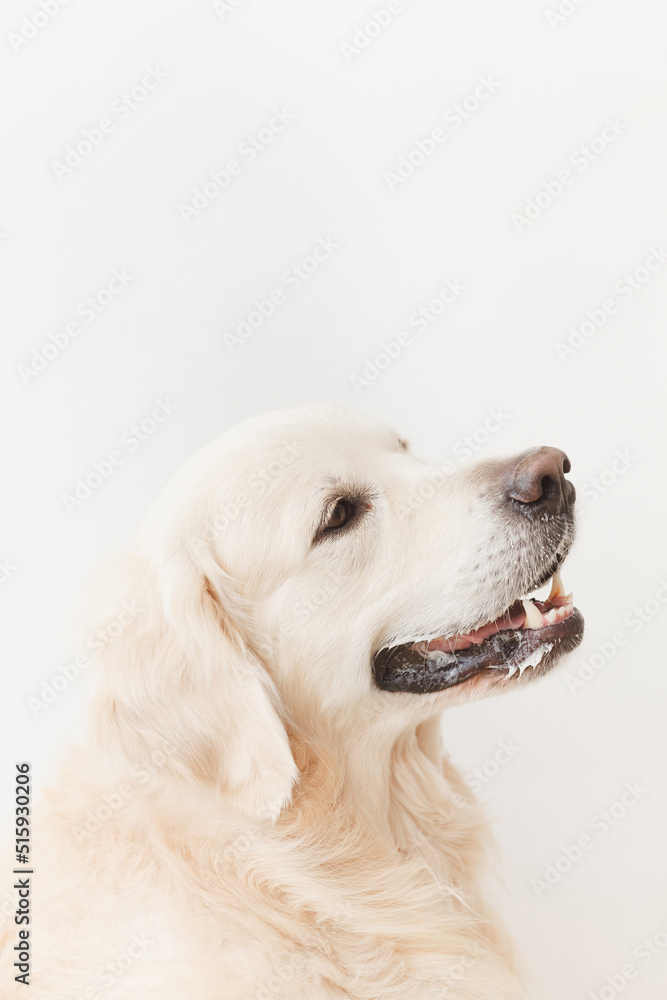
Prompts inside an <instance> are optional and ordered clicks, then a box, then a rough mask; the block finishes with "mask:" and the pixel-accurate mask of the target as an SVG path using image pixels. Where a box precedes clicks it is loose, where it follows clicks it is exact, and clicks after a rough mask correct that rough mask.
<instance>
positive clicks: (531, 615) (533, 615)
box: [521, 601, 542, 628]
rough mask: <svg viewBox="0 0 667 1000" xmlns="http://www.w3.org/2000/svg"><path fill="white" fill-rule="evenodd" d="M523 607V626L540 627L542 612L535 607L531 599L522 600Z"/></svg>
mask: <svg viewBox="0 0 667 1000" xmlns="http://www.w3.org/2000/svg"><path fill="white" fill-rule="evenodd" d="M521 603H522V604H523V609H524V611H525V612H526V620H525V622H524V623H523V627H524V628H540V627H541V625H542V613H541V612H540V611H539V609H538V608H536V607H535V605H534V604H533V602H532V601H522V602H521Z"/></svg>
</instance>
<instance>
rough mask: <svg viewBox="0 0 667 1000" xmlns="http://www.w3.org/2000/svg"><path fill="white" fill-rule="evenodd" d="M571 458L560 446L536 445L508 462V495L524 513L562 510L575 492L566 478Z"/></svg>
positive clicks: (574, 495)
mask: <svg viewBox="0 0 667 1000" xmlns="http://www.w3.org/2000/svg"><path fill="white" fill-rule="evenodd" d="M569 471H570V460H569V458H568V457H567V455H566V454H565V452H564V451H561V450H560V449H559V448H547V447H545V446H543V447H542V448H533V450H532V451H526V452H524V453H523V455H519V457H518V459H512V460H511V461H510V462H508V466H507V473H506V487H507V497H508V499H509V500H513V501H514V502H515V503H516V504H517V505H518V506H519V508H520V509H521V510H523V512H524V513H525V514H532V513H540V514H552V515H554V514H563V513H565V512H566V511H567V510H568V508H569V507H570V506H571V504H573V503H574V501H575V497H576V493H575V489H574V486H573V485H572V483H570V482H568V481H567V479H566V478H565V473H566V472H569Z"/></svg>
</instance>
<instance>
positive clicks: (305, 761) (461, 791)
mask: <svg viewBox="0 0 667 1000" xmlns="http://www.w3.org/2000/svg"><path fill="white" fill-rule="evenodd" d="M290 741H291V743H292V747H293V751H294V753H295V758H296V760H297V764H298V766H299V771H300V774H301V780H300V783H299V787H297V789H296V790H295V797H294V808H296V809H297V810H298V809H300V808H304V807H305V808H307V803H308V801H309V800H310V799H311V798H312V797H313V795H314V794H315V797H316V799H317V801H319V802H320V803H321V806H322V807H323V813H324V815H326V811H327V807H328V809H330V810H331V811H332V812H333V811H334V810H340V809H344V810H346V811H349V813H350V815H351V816H353V817H354V818H355V820H358V821H359V822H360V823H361V824H362V825H364V826H366V827H367V828H368V829H371V830H373V831H374V833H375V835H376V836H377V837H379V838H380V839H382V840H383V841H385V842H387V843H392V844H394V845H395V846H396V847H397V848H398V849H399V850H400V851H402V852H409V851H414V850H416V851H417V852H418V853H422V852H423V851H425V852H426V853H431V850H432V849H433V846H434V839H437V834H438V831H441V830H442V829H444V828H446V827H451V826H452V824H453V823H454V822H455V821H456V822H458V821H460V820H461V818H462V816H463V815H464V814H465V811H466V809H467V808H468V807H470V808H474V806H473V805H472V796H471V794H470V792H469V790H468V789H467V788H466V786H465V785H464V783H463V782H462V780H461V778H460V776H459V775H458V773H457V772H456V770H455V769H454V768H453V767H452V766H451V765H450V764H449V762H448V761H447V760H446V759H445V758H444V757H443V754H442V749H441V739H440V720H439V717H433V718H431V719H429V720H427V721H425V722H421V723H418V724H415V723H414V722H413V723H411V724H410V723H409V724H406V725H404V726H402V727H398V726H394V727H393V728H392V727H390V726H387V725H380V724H376V725H374V726H373V725H371V726H368V727H366V728H365V729H359V736H358V738H357V739H356V740H350V739H345V740H337V739H336V737H335V733H331V731H329V732H328V733H327V735H326V736H325V737H324V739H322V738H321V737H320V738H318V739H315V738H309V736H308V735H307V734H304V733H301V732H300V733H299V734H295V733H294V732H293V733H291V734H290ZM343 747H344V748H345V749H344V750H343V749H341V748H343Z"/></svg>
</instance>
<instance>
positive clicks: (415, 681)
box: [373, 608, 584, 694]
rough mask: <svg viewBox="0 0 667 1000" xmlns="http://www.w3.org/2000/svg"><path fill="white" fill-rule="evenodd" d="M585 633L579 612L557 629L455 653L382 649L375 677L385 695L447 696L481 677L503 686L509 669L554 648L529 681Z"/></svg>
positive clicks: (514, 633)
mask: <svg viewBox="0 0 667 1000" xmlns="http://www.w3.org/2000/svg"><path fill="white" fill-rule="evenodd" d="M583 634H584V619H583V616H582V614H581V612H580V611H578V610H577V608H575V609H574V611H573V613H572V614H571V615H570V617H569V618H566V619H565V620H564V621H562V622H557V623H556V624H555V625H545V626H544V627H543V628H540V629H521V628H518V629H507V630H505V631H502V632H496V633H495V634H494V635H490V636H489V637H488V638H487V639H485V640H484V642H481V643H479V645H476V646H470V647H468V649H459V650H456V652H454V653H444V652H443V653H440V652H433V653H429V654H428V655H427V656H425V655H424V654H423V653H421V652H419V650H418V648H417V645H418V644H416V643H415V644H413V643H410V644H407V645H404V646H392V647H391V648H390V649H381V650H380V652H379V653H378V654H377V655H376V657H375V659H374V661H373V677H374V680H375V683H376V685H377V686H378V687H379V688H380V689H381V690H382V691H406V692H411V693H413V694H431V693H432V692H434V691H444V690H445V689H446V688H450V687H455V686H456V685H457V684H463V683H464V682H465V681H468V680H471V679H472V678H473V677H475V676H477V675H478V674H480V673H484V674H485V675H486V676H487V677H489V678H494V680H495V681H498V680H500V681H502V680H507V679H509V677H510V675H511V674H510V671H509V670H508V669H507V668H512V667H518V666H519V665H520V664H521V663H523V662H525V660H526V658H527V657H529V656H530V654H531V653H533V652H535V651H536V650H538V649H539V648H540V647H541V646H544V645H546V644H549V643H550V644H552V648H551V650H550V651H549V652H548V653H546V654H545V655H544V656H543V657H542V659H541V660H540V662H539V664H538V665H537V666H536V667H533V668H528V669H527V670H526V673H525V674H524V675H523V679H525V678H534V677H541V676H543V675H544V674H546V673H547V672H548V671H549V670H550V669H551V667H552V666H553V665H554V664H555V663H556V661H557V660H559V659H560V657H561V656H563V655H564V654H565V653H570V652H571V651H572V650H573V649H576V647H577V646H578V645H579V643H580V642H581V640H582V638H583Z"/></svg>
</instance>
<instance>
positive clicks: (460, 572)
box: [98, 406, 583, 816]
mask: <svg viewBox="0 0 667 1000" xmlns="http://www.w3.org/2000/svg"><path fill="white" fill-rule="evenodd" d="M568 471H569V463H568V461H567V458H566V457H565V456H564V455H563V453H562V452H559V451H557V450H556V449H553V448H537V449H534V450H532V451H529V452H525V453H524V454H523V455H520V456H517V457H514V458H512V459H510V460H506V461H500V460H493V461H486V462H482V463H479V464H477V465H475V466H472V467H468V468H462V469H459V470H457V471H455V472H453V473H448V474H444V473H443V472H442V470H440V469H439V468H438V467H434V466H430V465H427V464H425V463H424V462H422V461H421V460H419V459H417V458H415V457H413V456H412V455H411V454H410V451H409V449H408V447H407V445H406V443H405V442H404V441H402V440H401V439H400V438H399V437H398V435H397V434H396V433H395V432H394V431H392V430H390V429H389V428H387V427H385V426H383V425H381V424H378V423H375V422H373V421H371V420H369V419H367V418H365V417H362V416H360V415H357V414H350V413H346V412H341V411H339V410H337V409H334V408H331V407H322V406H317V407H307V408H303V409H300V410H293V411H286V412H283V413H278V414H272V415H269V416H267V417H263V418H260V419H257V420H253V421H250V422H248V423H246V424H243V425H241V426H240V427H237V428H235V429H233V430H232V431H231V432H229V433H227V434H225V435H224V436H223V437H222V438H220V439H219V440H218V441H216V442H214V443H213V444H212V445H210V446H209V447H208V448H206V449H204V451H203V452H200V453H199V454H198V455H197V456H195V458H194V459H193V460H191V462H189V463H188V464H187V465H186V466H185V467H184V469H183V470H182V471H181V472H180V473H179V475H178V476H177V477H176V479H175V480H174V482H173V483H172V484H171V486H170V487H168V489H167V490H166V491H165V493H164V494H163V496H162V497H161V498H160V500H159V501H158V502H157V504H156V505H155V508H154V509H153V510H152V511H151V513H150V515H149V518H148V519H147V523H146V527H145V529H144V531H143V533H142V537H141V541H140V545H139V548H138V551H137V553H136V554H135V555H134V556H133V557H131V558H130V559H129V560H128V562H126V563H125V564H124V570H123V573H124V575H125V578H126V583H125V586H126V588H127V585H128V581H129V580H130V579H131V580H133V583H132V584H131V587H132V596H133V599H134V600H135V602H136V605H137V606H138V608H139V611H138V612H137V614H136V616H135V617H134V618H133V619H132V620H131V622H130V623H129V624H127V625H126V626H125V627H124V629H123V630H122V632H121V634H120V635H116V636H115V637H114V638H113V639H111V640H110V641H108V642H106V641H105V642H104V643H103V649H102V657H103V659H105V660H106V661H107V666H106V669H105V670H104V672H103V673H104V683H103V690H102V695H101V699H102V700H101V705H100V732H101V734H102V740H103V742H105V744H109V743H112V744H115V745H116V746H120V747H121V748H122V749H123V751H124V753H125V754H126V755H127V756H129V757H130V759H132V760H134V761H136V762H141V761H146V760H150V759H151V756H152V757H153V759H154V758H155V754H156V752H158V753H160V754H161V758H162V760H161V764H163V765H164V766H165V767H167V768H169V769H170V770H171V771H172V772H176V773H178V774H180V775H182V776H184V777H189V778H191V777H192V775H193V774H194V775H195V776H196V777H198V778H199V779H200V780H201V781H203V782H206V783H210V784H213V785H216V786H217V787H218V788H219V789H220V790H221V792H223V793H224V794H225V795H226V796H227V800H228V801H229V802H230V803H232V804H233V805H235V806H236V807H237V808H239V809H241V810H243V811H245V812H246V813H249V814H251V815H253V816H263V815H267V814H275V813H277V812H278V811H279V810H280V808H281V807H282V805H283V804H284V802H285V801H287V800H288V799H289V795H290V789H291V787H292V784H293V782H294V780H295V779H296V777H297V771H296V766H295V763H294V760H293V757H292V753H291V749H290V743H289V739H288V736H287V732H286V725H288V727H295V729H296V730H299V729H301V730H302V731H304V733H305V735H306V737H307V736H308V735H309V734H310V733H311V732H313V729H315V730H316V729H317V727H318V725H319V726H321V727H327V728H328V729H330V730H336V731H338V732H339V733H343V732H347V734H348V737H349V738H352V735H353V732H354V729H355V727H357V729H358V728H359V727H361V726H372V725H375V724H378V725H384V726H387V725H392V724H396V725H397V726H399V727H400V726H401V725H403V726H404V725H406V724H412V723H415V722H420V721H422V720H424V719H426V718H429V717H431V716H433V715H434V714H437V713H438V712H439V711H440V710H441V709H442V708H444V707H445V706H446V705H447V704H451V703H454V702H456V701H461V700H464V699H467V698H469V697H471V696H475V697H479V696H482V695H485V694H490V693H493V692H497V691H501V690H504V689H507V688H509V687H510V686H515V685H517V684H524V683H526V682H527V681H528V680H529V679H530V678H533V677H536V676H539V675H542V674H544V673H546V672H547V671H548V670H549V669H550V668H551V667H552V666H553V664H554V663H555V662H556V661H557V660H558V659H559V657H560V656H562V654H563V653H566V652H568V651H570V650H572V649H573V648H574V647H575V646H576V645H577V644H578V643H579V642H580V640H581V636H582V631H583V621H582V618H581V616H580V615H579V613H578V612H577V611H576V610H575V609H573V606H572V603H571V600H570V598H569V597H568V596H566V595H565V594H564V593H563V591H562V588H561V585H560V576H559V573H558V569H559V567H560V565H561V563H562V561H563V559H564V558H565V556H566V555H567V552H568V550H569V548H570V545H571V543H572V538H573V531H574V521H573V504H574V488H573V487H572V485H571V484H570V483H569V482H568V481H567V480H566V479H565V473H566V472H568ZM552 578H553V584H552V588H551V592H550V595H549V597H548V598H546V599H544V600H541V601H536V600H531V599H528V598H527V595H528V594H529V593H530V592H531V591H534V590H535V589H536V588H537V587H539V586H540V585H543V584H545V583H547V582H548V581H549V580H550V579H552ZM128 596H129V592H128V591H127V590H126V593H125V597H128ZM522 598H524V599H523V600H522ZM109 615H110V617H111V618H113V616H114V608H111V609H110V611H109ZM98 634H99V633H98Z"/></svg>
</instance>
